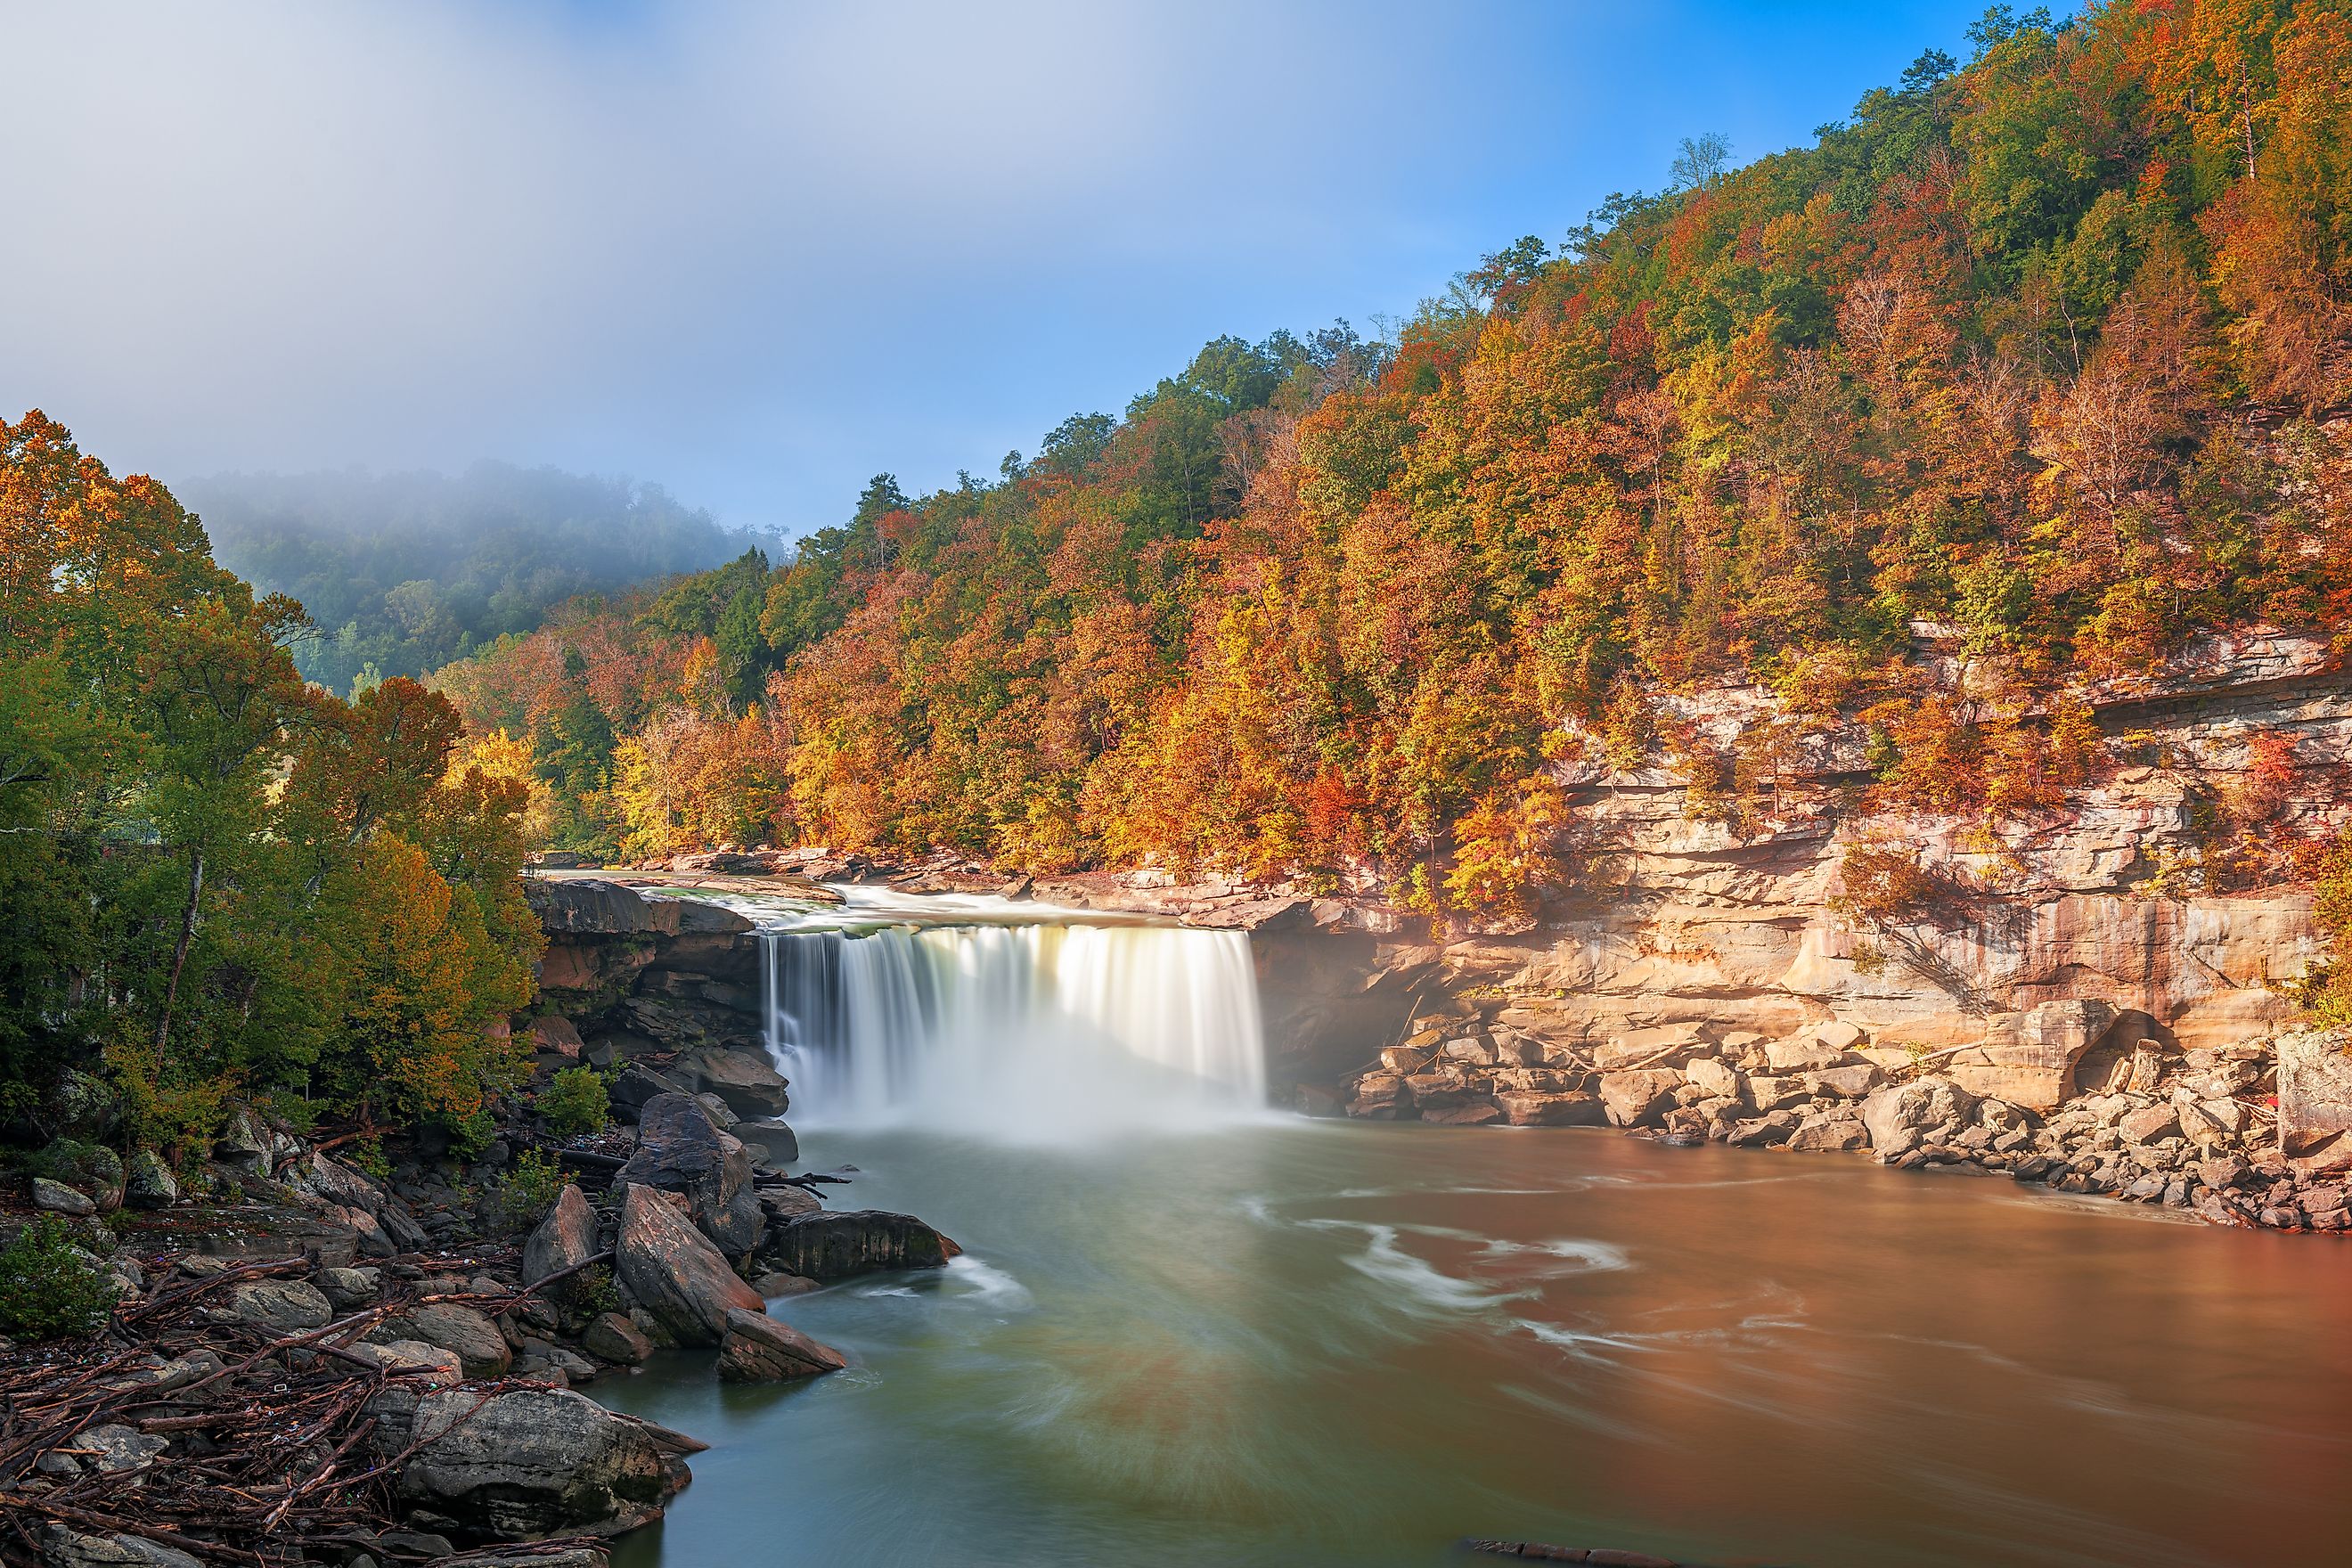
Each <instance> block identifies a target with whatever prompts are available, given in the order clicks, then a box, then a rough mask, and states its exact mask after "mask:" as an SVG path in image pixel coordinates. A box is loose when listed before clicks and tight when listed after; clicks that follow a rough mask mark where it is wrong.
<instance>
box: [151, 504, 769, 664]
mask: <svg viewBox="0 0 2352 1568" xmlns="http://www.w3.org/2000/svg"><path fill="white" fill-rule="evenodd" d="M174 489H175V491H176V493H177V494H178V496H179V498H180V499H181V500H182V501H183V502H184V503H185V504H186V505H187V506H188V507H189V508H190V509H191V510H194V511H195V512H196V513H198V515H199V516H200V517H201V518H202V519H203V521H204V524H205V530H206V531H207V532H209V533H210V535H211V537H212V542H213V549H214V552H215V555H216V557H217V558H218V560H219V561H220V563H222V564H223V565H225V566H226V567H227V568H228V569H229V570H231V571H233V572H236V574H239V575H240V576H243V577H245V578H247V580H249V581H250V582H252V583H253V584H254V585H255V586H256V587H257V588H258V589H260V590H262V591H264V592H268V593H281V594H289V595H293V596H294V597H295V598H298V599H299V600H301V601H302V604H303V605H304V606H305V607H306V608H307V609H308V610H309V611H310V616H311V618H312V619H313V620H314V621H316V622H317V623H318V626H319V629H320V636H319V637H317V638H315V639H312V640H310V641H307V642H304V643H302V644H299V645H298V647H296V649H295V658H296V661H297V663H298V664H299V667H300V668H301V671H302V673H303V675H305V676H306V677H308V678H309V679H312V680H315V681H318V682H319V683H320V684H321V685H324V686H326V687H328V688H330V689H333V690H335V691H338V692H348V691H350V690H351V689H352V685H353V682H354V681H362V680H364V681H367V682H373V680H376V679H383V678H386V677H390V676H394V675H422V674H425V673H426V672H428V671H431V670H433V669H436V668H440V667H441V666H442V665H445V664H446V663H448V662H449V661H450V660H452V659H457V658H464V657H466V656H467V654H469V653H471V652H473V651H474V650H475V649H477V648H478V647H483V646H484V645H486V644H488V643H490V642H493V641H495V640H496V639H497V638H499V637H502V636H504V635H506V634H508V633H510V632H528V631H530V630H532V629H534V628H535V627H537V626H539V625H540V623H541V620H542V619H543V618H544V617H545V616H546V614H547V612H548V611H549V610H550V609H551V608H552V607H553V606H554V605H559V604H561V603H562V602H563V601H565V600H567V599H571V598H574V597H577V596H579V595H593V594H609V593H613V592H615V591H617V590H619V589H622V588H625V587H629V586H632V585H634V584H639V583H643V582H645V581H646V580H647V579H650V578H660V577H667V576H671V575H675V574H680V573H688V572H699V571H702V570H705V569H707V568H709V567H711V566H715V565H718V564H719V563H722V562H725V561H728V560H731V559H733V558H734V557H736V556H739V555H740V554H742V553H743V552H744V551H745V550H747V549H749V548H751V547H753V546H754V545H758V544H765V543H772V539H771V538H770V537H769V536H766V535H755V534H751V533H746V532H742V531H737V530H733V529H729V528H724V527H722V526H720V525H719V523H718V522H716V521H713V520H712V518H711V516H710V514H709V512H708V511H705V510H702V509H701V508H698V507H690V506H688V505H686V504H685V503H684V502H682V501H679V500H677V499H676V498H675V497H673V496H671V495H670V494H669V493H668V492H667V491H666V490H664V489H662V488H661V487H660V486H659V485H655V484H644V483H639V482H637V481H635V480H632V479H623V478H610V477H602V476H595V475H587V474H574V473H567V472H564V471H563V470H562V469H559V468H518V467H515V466H514V465H511V464H507V463H496V462H483V463H478V464H476V465H474V466H473V467H472V468H467V470H465V471H464V472H463V473H461V474H456V475H449V474H440V473H432V472H423V471H412V472H404V473H374V472H370V471H367V470H364V469H345V470H340V471H336V470H329V471H321V472H313V473H298V474H268V473H224V474H213V475H208V476H205V477H204V478H201V479H189V480H185V481H184V482H182V483H180V484H178V485H176V486H175V487H174Z"/></svg>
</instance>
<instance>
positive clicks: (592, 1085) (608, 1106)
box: [531, 1067, 613, 1138]
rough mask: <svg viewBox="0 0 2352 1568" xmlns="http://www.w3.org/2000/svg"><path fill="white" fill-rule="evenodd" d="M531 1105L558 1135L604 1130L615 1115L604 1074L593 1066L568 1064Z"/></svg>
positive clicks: (549, 1128) (550, 1129) (563, 1136)
mask: <svg viewBox="0 0 2352 1568" xmlns="http://www.w3.org/2000/svg"><path fill="white" fill-rule="evenodd" d="M531 1109H532V1110H536V1111H538V1112H539V1118H540V1120H541V1121H543V1122H545V1123H546V1124H547V1130H548V1131H550V1132H551V1133H553V1134H554V1135H555V1136H556V1137H558V1138H576V1137H578V1136H579V1135H580V1134H582V1133H583V1132H602V1131H604V1126H605V1123H607V1122H609V1121H612V1119H613V1104H612V1101H611V1100H609V1099H608V1098H607V1097H606V1096H605V1093H604V1076H603V1075H602V1074H600V1073H599V1072H597V1070H596V1069H595V1068H586V1067H581V1068H563V1069H562V1071H561V1072H558V1073H557V1074H556V1075H555V1079H554V1081H553V1082H551V1083H550V1084H549V1085H548V1086H547V1088H546V1089H544V1090H543V1091H542V1092H541V1094H540V1096H539V1097H538V1098H537V1099H536V1100H532V1101H531Z"/></svg>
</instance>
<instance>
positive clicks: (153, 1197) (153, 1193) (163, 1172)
mask: <svg viewBox="0 0 2352 1568" xmlns="http://www.w3.org/2000/svg"><path fill="white" fill-rule="evenodd" d="M179 1199H180V1184H179V1181H178V1179H177V1178H176V1177H174V1176H173V1174H172V1167H171V1166H169V1165H167V1164H165V1163H163V1156H162V1155H161V1154H158V1153H156V1152H155V1151H154V1150H152V1149H139V1150H134V1151H133V1152H131V1158H130V1160H129V1161H128V1162H126V1163H125V1164H124V1166H123V1171H122V1201H123V1202H124V1203H126V1204H128V1205H130V1206H131V1207H132V1208H135V1209H160V1208H169V1207H170V1206H171V1205H173V1204H175V1203H177V1202H179Z"/></svg>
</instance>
